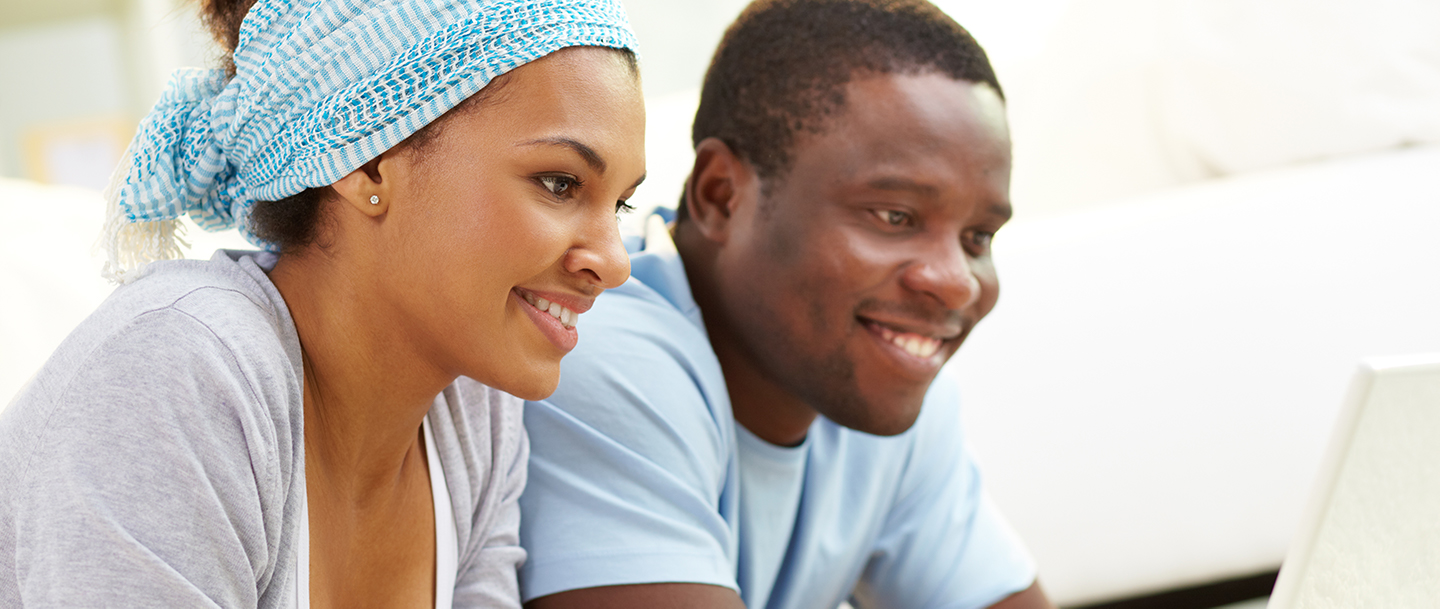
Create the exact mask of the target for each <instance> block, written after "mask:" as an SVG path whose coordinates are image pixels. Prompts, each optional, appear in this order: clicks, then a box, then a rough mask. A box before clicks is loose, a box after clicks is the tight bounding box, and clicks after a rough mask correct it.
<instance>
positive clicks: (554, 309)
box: [520, 292, 580, 328]
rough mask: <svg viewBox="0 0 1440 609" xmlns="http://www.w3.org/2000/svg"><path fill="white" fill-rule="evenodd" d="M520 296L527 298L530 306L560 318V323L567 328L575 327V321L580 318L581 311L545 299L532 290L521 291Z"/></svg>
mask: <svg viewBox="0 0 1440 609" xmlns="http://www.w3.org/2000/svg"><path fill="white" fill-rule="evenodd" d="M520 296H521V297H523V298H524V299H525V302H528V303H530V306H533V307H535V308H536V309H539V310H541V311H544V312H546V313H549V314H550V316H551V317H554V318H555V319H558V320H560V324H561V325H563V326H565V327H566V328H574V327H575V322H577V321H579V320H580V314H579V313H576V312H574V311H571V310H570V309H567V308H565V307H564V306H562V305H561V304H560V303H558V302H551V301H549V300H545V299H544V298H541V297H539V296H536V295H534V294H532V293H530V292H521V293H520Z"/></svg>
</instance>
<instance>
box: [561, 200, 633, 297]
mask: <svg viewBox="0 0 1440 609" xmlns="http://www.w3.org/2000/svg"><path fill="white" fill-rule="evenodd" d="M565 270H566V271H568V272H570V273H575V274H579V275H586V276H588V277H587V278H588V279H589V281H590V283H591V284H592V285H594V286H596V287H599V288H602V289H606V290H609V289H612V288H617V287H620V285H621V284H623V283H625V280H626V279H629V278H630V255H629V254H628V253H626V252H625V244H624V243H623V242H622V241H621V240H620V226H619V224H618V223H616V222H615V218H614V216H608V215H607V216H605V217H604V218H602V219H600V220H596V221H591V222H587V223H586V226H585V228H584V229H583V230H582V233H581V235H580V239H578V240H577V243H576V245H575V247H572V248H570V251H569V252H567V253H566V255H565Z"/></svg>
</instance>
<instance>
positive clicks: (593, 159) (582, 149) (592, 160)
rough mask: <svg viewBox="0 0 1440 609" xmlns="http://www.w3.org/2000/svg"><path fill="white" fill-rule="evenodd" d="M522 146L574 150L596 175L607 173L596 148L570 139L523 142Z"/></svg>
mask: <svg viewBox="0 0 1440 609" xmlns="http://www.w3.org/2000/svg"><path fill="white" fill-rule="evenodd" d="M520 145H521V146H560V147H562V148H569V149H571V150H574V151H575V154H578V155H580V158H582V159H585V164H586V165H589V166H590V168H591V169H594V170H595V171H596V173H605V159H603V158H601V157H600V153H598V152H595V149H594V148H591V147H589V146H586V145H585V144H582V143H580V142H578V141H575V140H572V139H570V138H568V137H542V138H540V139H538V140H530V141H528V142H523V143H521V144H520Z"/></svg>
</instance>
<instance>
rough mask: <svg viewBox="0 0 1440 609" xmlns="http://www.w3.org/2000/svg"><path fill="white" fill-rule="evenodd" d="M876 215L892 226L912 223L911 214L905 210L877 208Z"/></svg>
mask: <svg viewBox="0 0 1440 609" xmlns="http://www.w3.org/2000/svg"><path fill="white" fill-rule="evenodd" d="M875 216H876V217H878V218H880V221H881V222H884V223H885V224H888V225H890V226H907V225H909V224H910V214H908V213H906V212H903V211H896V210H893V209H877V210H875Z"/></svg>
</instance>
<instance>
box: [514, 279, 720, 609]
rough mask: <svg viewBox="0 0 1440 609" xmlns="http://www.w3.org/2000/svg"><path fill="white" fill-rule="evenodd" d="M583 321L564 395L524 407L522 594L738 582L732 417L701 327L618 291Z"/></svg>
mask: <svg viewBox="0 0 1440 609" xmlns="http://www.w3.org/2000/svg"><path fill="white" fill-rule="evenodd" d="M583 322H584V323H582V324H581V326H580V332H581V340H580V345H579V346H578V347H577V349H576V350H575V351H574V352H572V353H571V354H570V355H569V356H567V357H566V358H565V360H564V362H563V364H562V369H561V386H560V389H559V390H558V391H557V392H556V393H555V394H554V395H553V396H551V398H550V399H548V400H545V401H543V402H531V403H527V404H526V411H525V426H526V428H527V429H528V431H529V434H530V442H531V453H530V480H529V487H528V488H527V490H526V492H525V495H524V496H523V497H522V498H521V500H520V504H521V507H522V511H523V515H524V518H523V520H522V522H521V542H522V544H523V545H524V546H525V549H526V550H527V551H528V552H529V558H528V560H527V562H526V563H525V565H524V567H523V568H522V569H521V574H520V575H521V577H520V579H521V592H522V595H523V597H524V599H525V600H527V601H528V600H530V599H533V598H537V597H541V596H546V595H549V594H554V593H556V592H562V591H565V590H573V589H579V588H591V587H597V586H608V585H618V584H642V583H657V582H689V583H702V584H713V585H719V586H726V587H730V588H736V583H735V575H734V573H735V567H734V563H733V559H732V556H733V553H734V536H733V534H732V529H731V527H730V526H729V524H728V523H727V522H726V520H725V516H724V513H725V512H728V511H730V510H731V509H733V508H731V507H727V505H726V501H727V499H731V498H730V497H727V495H729V494H730V493H727V492H726V490H725V489H726V488H727V481H728V482H729V483H730V484H733V479H732V478H731V477H732V476H733V475H734V472H733V459H734V457H733V455H734V451H733V442H734V435H733V418H732V417H731V414H730V410H729V401H728V398H727V397H725V396H724V395H723V384H721V383H723V381H722V380H721V379H720V378H719V365H718V364H717V363H715V362H714V359H713V358H714V354H713V353H712V352H711V351H710V350H709V348H708V344H706V343H704V342H703V335H702V334H701V331H700V329H699V328H698V327H695V326H694V325H693V324H692V323H691V322H689V321H688V320H686V319H685V318H684V317H681V316H680V315H679V313H678V312H676V311H674V310H673V309H667V307H666V305H665V304H664V303H656V302H652V301H647V300H644V299H642V298H638V297H636V296H633V295H630V294H623V293H607V294H605V295H604V296H602V297H601V298H600V299H599V300H598V301H597V303H596V307H595V310H593V311H592V312H590V313H589V314H587V315H586V316H585V319H584V320H583ZM659 327H666V328H667V329H666V331H664V332H657V331H654V330H655V329H656V328H659ZM682 330H683V331H682ZM691 335H693V336H691ZM705 358H709V360H708V361H706V359H705Z"/></svg>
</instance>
